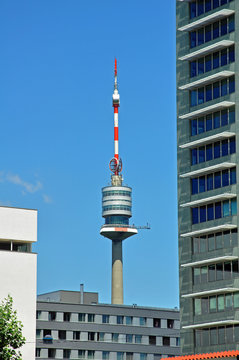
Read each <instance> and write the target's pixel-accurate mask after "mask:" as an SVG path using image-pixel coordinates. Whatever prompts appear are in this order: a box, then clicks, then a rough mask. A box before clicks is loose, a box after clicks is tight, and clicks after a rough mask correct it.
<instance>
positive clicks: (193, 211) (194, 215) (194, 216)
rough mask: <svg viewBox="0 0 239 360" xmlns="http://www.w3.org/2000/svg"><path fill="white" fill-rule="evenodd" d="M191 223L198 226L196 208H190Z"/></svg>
mask: <svg viewBox="0 0 239 360" xmlns="http://www.w3.org/2000/svg"><path fill="white" fill-rule="evenodd" d="M192 223H193V224H198V208H192Z"/></svg>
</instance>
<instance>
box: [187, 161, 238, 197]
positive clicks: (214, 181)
mask: <svg viewBox="0 0 239 360" xmlns="http://www.w3.org/2000/svg"><path fill="white" fill-rule="evenodd" d="M233 184H236V168H235V167H234V168H231V169H226V170H222V171H217V172H215V173H212V174H208V175H203V176H199V177H195V178H192V179H191V193H192V195H194V194H198V193H203V192H206V191H210V190H214V189H219V188H222V187H224V186H228V185H233Z"/></svg>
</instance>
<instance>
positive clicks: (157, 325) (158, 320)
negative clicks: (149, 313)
mask: <svg viewBox="0 0 239 360" xmlns="http://www.w3.org/2000/svg"><path fill="white" fill-rule="evenodd" d="M160 324H161V320H160V319H154V327H160V326H161V325H160Z"/></svg>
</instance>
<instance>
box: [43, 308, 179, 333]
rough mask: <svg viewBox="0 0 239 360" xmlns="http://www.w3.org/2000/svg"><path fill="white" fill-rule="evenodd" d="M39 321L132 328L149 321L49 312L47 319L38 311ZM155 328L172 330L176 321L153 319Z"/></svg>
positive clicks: (141, 318) (123, 317)
mask: <svg viewBox="0 0 239 360" xmlns="http://www.w3.org/2000/svg"><path fill="white" fill-rule="evenodd" d="M37 320H44V321H47V320H48V321H65V322H69V321H73V322H75V321H79V322H83V323H84V322H88V323H96V322H97V323H102V324H111V325H131V326H148V325H149V324H148V320H149V319H147V318H146V317H135V316H124V315H117V316H116V315H108V314H103V315H96V314H87V313H70V312H64V313H61V312H57V311H49V312H47V317H46V316H45V314H44V315H43V311H41V310H37ZM150 320H151V321H152V326H153V327H163V328H168V329H172V328H174V326H175V320H174V319H160V318H152V319H150ZM162 322H163V324H162Z"/></svg>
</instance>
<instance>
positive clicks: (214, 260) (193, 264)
mask: <svg viewBox="0 0 239 360" xmlns="http://www.w3.org/2000/svg"><path fill="white" fill-rule="evenodd" d="M233 260H238V256H219V257H216V258H211V259H206V260H201V261H194V262H191V263H187V264H182V265H181V267H183V268H187V267H197V266H201V265H209V264H214V263H220V262H225V261H233Z"/></svg>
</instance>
